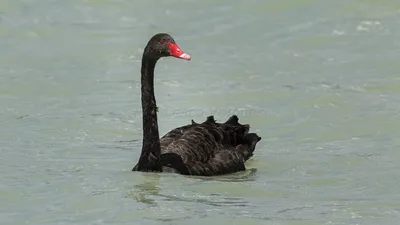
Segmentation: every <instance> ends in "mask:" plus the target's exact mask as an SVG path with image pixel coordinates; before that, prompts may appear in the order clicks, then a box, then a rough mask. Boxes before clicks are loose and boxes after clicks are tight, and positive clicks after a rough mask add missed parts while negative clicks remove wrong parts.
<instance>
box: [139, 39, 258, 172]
mask: <svg viewBox="0 0 400 225" xmlns="http://www.w3.org/2000/svg"><path fill="white" fill-rule="evenodd" d="M165 56H174V57H177V58H183V59H186V60H190V59H191V57H190V56H189V55H188V54H186V53H184V52H183V51H181V50H180V49H179V47H178V46H177V45H176V44H175V41H174V40H173V39H172V37H171V36H169V35H168V34H157V35H155V36H153V37H152V38H151V39H150V41H149V42H148V44H147V46H146V48H145V50H144V53H143V58H142V69H141V73H142V78H141V81H142V110H143V146H142V152H141V155H140V158H139V162H138V163H137V164H136V166H135V167H134V168H133V171H146V172H148V171H153V172H175V173H180V174H185V175H198V176H212V175H222V174H228V173H233V172H237V171H242V170H245V169H246V167H245V164H244V163H245V161H247V160H248V159H249V158H250V157H251V156H252V155H253V151H254V150H255V147H256V144H257V142H258V141H260V140H261V138H260V137H259V136H258V135H257V134H255V133H248V131H249V128H250V127H249V125H247V124H246V125H242V124H239V119H238V117H237V116H235V115H233V116H231V117H230V118H229V119H228V120H227V121H226V122H225V123H216V122H215V120H214V117H213V116H209V117H207V120H206V121H205V122H203V123H199V124H198V123H195V122H194V121H192V124H190V125H186V126H182V127H178V128H175V129H173V130H171V131H170V132H168V133H167V134H166V135H164V136H163V137H162V138H161V139H160V138H159V132H158V123H157V106H156V101H155V97H154V67H155V65H156V62H157V60H158V59H159V58H161V57H165Z"/></svg>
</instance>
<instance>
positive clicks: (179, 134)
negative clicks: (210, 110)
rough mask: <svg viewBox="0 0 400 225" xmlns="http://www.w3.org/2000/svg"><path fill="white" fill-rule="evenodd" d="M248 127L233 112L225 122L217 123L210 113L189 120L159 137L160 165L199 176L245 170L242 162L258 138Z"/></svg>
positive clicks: (246, 158) (251, 152) (250, 153)
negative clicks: (201, 117) (197, 120)
mask: <svg viewBox="0 0 400 225" xmlns="http://www.w3.org/2000/svg"><path fill="white" fill-rule="evenodd" d="M249 128H250V127H249V125H247V124H245V125H242V124H240V123H239V118H238V117H237V116H235V115H234V116H232V117H230V118H229V119H228V121H226V122H225V123H216V122H215V120H214V117H213V116H209V117H208V118H207V120H206V121H205V122H203V123H200V124H198V123H195V122H194V121H192V124H190V125H186V126H183V127H178V128H176V129H173V130H171V131H170V132H169V133H167V134H166V135H165V136H164V137H162V138H161V140H160V142H161V164H162V165H163V166H164V167H167V168H170V169H172V170H174V171H175V172H178V173H181V174H188V175H200V176H212V175H221V174H227V173H233V172H237V171H241V170H245V165H244V163H245V161H247V160H248V159H249V158H251V157H252V155H253V151H254V149H255V147H256V144H257V142H258V141H260V140H261V138H260V137H259V136H258V135H257V134H255V133H249Z"/></svg>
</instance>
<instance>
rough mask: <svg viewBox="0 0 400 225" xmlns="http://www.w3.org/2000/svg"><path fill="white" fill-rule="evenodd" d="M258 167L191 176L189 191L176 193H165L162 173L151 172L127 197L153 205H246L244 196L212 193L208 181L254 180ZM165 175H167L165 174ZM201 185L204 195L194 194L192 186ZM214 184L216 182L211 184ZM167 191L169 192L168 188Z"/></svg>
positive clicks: (172, 176)
mask: <svg viewBox="0 0 400 225" xmlns="http://www.w3.org/2000/svg"><path fill="white" fill-rule="evenodd" d="M256 171H257V169H249V170H246V171H243V172H239V173H236V174H235V175H225V176H218V177H190V180H191V181H195V182H191V184H185V185H184V186H186V187H188V190H187V193H185V192H186V191H185V190H179V192H178V191H177V192H174V193H175V194H174V195H169V194H163V192H165V191H163V187H160V179H161V178H162V177H161V174H159V173H151V174H147V175H146V176H142V178H138V179H144V180H143V181H141V182H140V183H138V184H135V185H134V187H133V188H132V189H130V190H129V191H128V192H127V193H126V194H125V197H126V198H130V199H133V200H135V201H137V202H140V203H145V204H148V205H150V206H153V207H158V206H159V203H162V202H188V203H193V202H195V203H202V204H206V205H212V206H224V205H235V206H245V205H247V204H248V203H247V202H246V201H244V199H243V197H240V196H238V197H235V196H226V195H223V194H219V193H210V189H209V190H207V189H208V188H207V186H208V185H207V182H210V181H217V182H221V183H222V184H223V183H226V182H248V181H254V180H255V179H256ZM163 177H165V175H163ZM174 177H175V175H171V176H166V178H172V179H173V178H174ZM136 180H137V179H136ZM199 185H203V186H205V188H206V189H205V191H204V193H203V194H202V195H198V194H196V195H195V196H194V195H193V191H191V190H190V186H195V187H196V189H197V187H198V186H199ZM211 185H212V186H214V185H215V182H213V183H212V184H210V186H211ZM166 191H167V192H169V191H168V190H167V188H166ZM202 196H203V197H202Z"/></svg>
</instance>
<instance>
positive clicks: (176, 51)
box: [168, 43, 192, 60]
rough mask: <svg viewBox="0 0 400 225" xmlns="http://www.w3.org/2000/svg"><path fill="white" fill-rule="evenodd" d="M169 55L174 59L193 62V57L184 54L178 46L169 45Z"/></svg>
mask: <svg viewBox="0 0 400 225" xmlns="http://www.w3.org/2000/svg"><path fill="white" fill-rule="evenodd" d="M168 46H169V54H170V55H171V56H173V57H176V58H180V59H185V60H191V59H192V57H191V56H190V55H189V54H186V53H184V52H183V51H182V50H181V49H180V48H179V46H178V45H177V44H172V43H168Z"/></svg>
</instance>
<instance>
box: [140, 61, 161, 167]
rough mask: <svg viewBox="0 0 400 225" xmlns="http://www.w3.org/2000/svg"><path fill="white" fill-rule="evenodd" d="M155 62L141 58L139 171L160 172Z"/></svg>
mask: <svg viewBox="0 0 400 225" xmlns="http://www.w3.org/2000/svg"><path fill="white" fill-rule="evenodd" d="M156 63H157V60H154V59H148V58H146V57H145V56H143V58H142V69H141V74H142V77H141V83H142V88H141V92H142V116H143V145H142V153H141V155H140V159H139V162H138V165H137V170H139V171H161V165H160V154H161V147H160V135H159V132H158V123H157V105H156V99H155V97H154V68H155V66H156Z"/></svg>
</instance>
